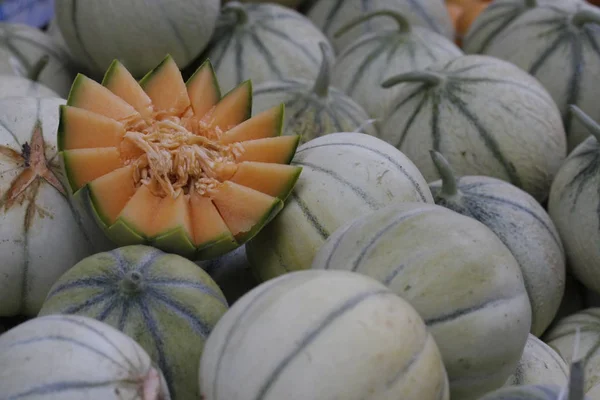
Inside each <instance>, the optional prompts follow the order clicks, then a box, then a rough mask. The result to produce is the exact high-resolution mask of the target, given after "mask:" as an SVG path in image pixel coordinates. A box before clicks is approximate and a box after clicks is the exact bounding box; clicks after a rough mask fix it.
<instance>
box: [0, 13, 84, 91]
mask: <svg viewBox="0 0 600 400" xmlns="http://www.w3.org/2000/svg"><path fill="white" fill-rule="evenodd" d="M0 39H1V43H0V75H13V76H20V77H24V78H33V79H35V80H36V81H37V82H38V83H40V84H42V85H45V86H47V87H48V88H50V89H51V90H53V91H55V92H56V93H58V94H59V95H60V96H61V97H64V98H66V97H67V96H68V95H69V88H70V87H71V82H72V81H73V77H74V76H75V73H74V70H73V64H72V60H71V57H70V56H69V53H68V52H67V51H66V50H65V49H64V48H63V47H62V46H61V45H60V44H59V43H57V42H55V41H54V40H52V38H51V37H50V36H48V35H46V34H45V33H44V32H42V31H40V30H39V29H36V28H34V27H32V26H28V25H23V24H12V23H6V22H0ZM46 57H47V58H48V60H47V64H46V65H45V66H44V68H43V69H42V70H41V71H40V65H42V64H43V62H44V61H43V60H44V59H45V58H46Z"/></svg>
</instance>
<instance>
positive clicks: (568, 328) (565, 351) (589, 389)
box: [543, 308, 600, 400]
mask: <svg viewBox="0 0 600 400" xmlns="http://www.w3.org/2000/svg"><path fill="white" fill-rule="evenodd" d="M577 332H579V341H578V343H577V344H576V340H577V339H576V337H577ZM543 340H544V341H545V342H546V343H547V344H548V345H549V346H550V347H552V348H553V349H554V350H556V351H557V352H558V354H559V355H560V356H561V357H562V358H563V359H564V360H565V361H566V362H567V363H571V362H573V361H575V360H582V362H583V368H584V372H585V385H584V391H585V394H586V396H587V397H589V398H590V399H593V400H595V399H598V398H600V354H599V353H598V347H599V346H600V308H586V309H585V310H582V311H579V312H577V313H576V314H573V315H570V316H568V317H565V318H563V319H561V320H560V321H558V323H557V324H556V325H555V326H554V327H553V328H552V329H551V330H549V331H548V332H546V334H545V335H544V337H543ZM576 349H577V354H576V355H574V352H575V350H576Z"/></svg>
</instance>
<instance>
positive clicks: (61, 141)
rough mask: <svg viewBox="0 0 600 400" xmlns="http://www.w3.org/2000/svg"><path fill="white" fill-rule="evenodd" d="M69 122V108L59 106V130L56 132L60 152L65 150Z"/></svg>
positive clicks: (62, 105)
mask: <svg viewBox="0 0 600 400" xmlns="http://www.w3.org/2000/svg"><path fill="white" fill-rule="evenodd" d="M66 120H67V106H66V105H64V104H61V105H60V106H58V128H57V131H56V143H57V146H58V151H59V152H62V151H63V150H64V149H65V136H66V134H67V132H66V124H67V122H66Z"/></svg>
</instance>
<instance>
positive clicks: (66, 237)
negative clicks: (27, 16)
mask: <svg viewBox="0 0 600 400" xmlns="http://www.w3.org/2000/svg"><path fill="white" fill-rule="evenodd" d="M64 102H65V101H64V100H62V99H59V98H43V99H37V98H33V97H12V98H5V99H0V126H1V127H0V138H1V139H0V140H1V143H0V153H1V154H2V158H1V159H0V163H1V164H0V168H1V170H2V171H4V173H3V174H2V176H1V179H0V193H1V194H2V209H1V212H0V254H2V263H1V265H0V316H14V315H17V314H24V315H27V316H34V315H36V314H37V312H38V311H39V309H40V307H41V305H42V302H43V301H44V298H45V297H46V294H47V293H48V290H49V289H50V287H51V286H52V284H53V283H54V282H55V281H56V280H57V279H58V278H59V277H60V275H61V274H62V273H63V272H64V271H66V270H67V269H68V268H70V267H71V266H73V265H74V264H75V263H77V262H78V261H80V260H81V259H83V258H84V257H87V256H88V255H90V254H92V253H93V252H94V251H96V249H98V248H101V247H102V245H104V244H105V243H106V241H104V240H102V239H101V238H102V234H101V232H98V231H96V228H95V225H94V224H93V223H92V222H91V221H86V220H84V219H82V218H81V217H80V216H79V214H78V213H77V212H76V210H75V207H74V206H73V205H72V202H71V199H70V198H69V197H68V195H67V194H66V190H65V189H64V188H63V187H62V185H61V182H60V177H61V174H62V172H61V170H60V165H59V160H58V157H57V144H56V129H57V126H58V112H57V110H58V107H59V106H60V105H61V104H64ZM38 118H39V119H38ZM38 121H39V122H38ZM38 124H39V125H38ZM34 135H35V139H34ZM23 146H25V147H23ZM36 148H37V149H40V150H41V149H44V152H43V154H44V155H45V163H44V164H43V165H45V166H46V168H47V171H48V172H46V173H47V177H48V178H47V179H45V178H44V177H42V176H40V175H37V174H34V173H33V172H34V171H33V170H32V169H31V168H28V166H27V165H26V159H27V157H26V155H27V152H29V153H35V152H36ZM24 149H27V150H26V151H25V152H24V151H23V150H24ZM24 155H25V157H24ZM27 162H29V163H30V166H31V165H32V163H33V160H31V159H29V160H27ZM40 167H41V165H40ZM28 182H31V183H30V184H29V185H27V184H26V183H28Z"/></svg>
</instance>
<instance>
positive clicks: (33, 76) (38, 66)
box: [27, 54, 50, 82]
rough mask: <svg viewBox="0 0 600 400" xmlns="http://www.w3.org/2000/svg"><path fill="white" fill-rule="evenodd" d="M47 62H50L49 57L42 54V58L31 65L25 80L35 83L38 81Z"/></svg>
mask: <svg viewBox="0 0 600 400" xmlns="http://www.w3.org/2000/svg"><path fill="white" fill-rule="evenodd" d="M48 61H50V56H49V55H48V54H44V55H43V56H42V58H40V59H39V60H38V61H37V62H36V63H35V64H33V67H31V69H30V70H29V73H28V74H27V78H28V79H30V80H32V81H35V82H37V81H38V79H40V75H41V73H42V71H43V70H44V68H46V65H48Z"/></svg>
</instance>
